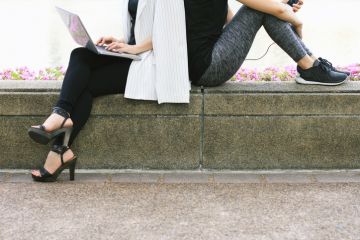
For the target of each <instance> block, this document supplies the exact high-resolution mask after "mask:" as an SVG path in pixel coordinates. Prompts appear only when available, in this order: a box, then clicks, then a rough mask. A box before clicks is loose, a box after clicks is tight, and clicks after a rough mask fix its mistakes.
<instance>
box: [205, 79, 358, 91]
mask: <svg viewBox="0 0 360 240" xmlns="http://www.w3.org/2000/svg"><path fill="white" fill-rule="evenodd" d="M341 92H343V93H360V82H355V81H349V82H347V83H346V84H342V85H339V86H335V87H334V86H330V87H327V86H316V85H300V84H297V83H295V81H289V82H254V83H252V82H242V83H235V82H231V81H228V82H226V83H225V84H223V85H221V86H218V87H211V88H205V93H206V94H214V93H225V94H229V93H341Z"/></svg>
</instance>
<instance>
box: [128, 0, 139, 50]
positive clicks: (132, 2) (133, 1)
mask: <svg viewBox="0 0 360 240" xmlns="http://www.w3.org/2000/svg"><path fill="white" fill-rule="evenodd" d="M138 3H139V0H129V5H128V8H129V13H130V17H131V30H130V31H131V32H130V33H131V35H130V39H129V42H128V44H130V45H135V44H136V41H135V33H134V30H135V22H136V13H137V7H138Z"/></svg>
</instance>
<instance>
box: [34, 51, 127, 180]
mask: <svg viewBox="0 0 360 240" xmlns="http://www.w3.org/2000/svg"><path fill="white" fill-rule="evenodd" d="M108 58H111V59H112V63H110V64H108V65H104V66H102V67H98V68H96V69H94V70H92V71H91V73H90V75H89V80H88V81H87V82H88V83H87V85H85V86H84V90H83V91H82V93H81V94H80V95H79V96H78V98H77V101H76V102H75V104H74V105H72V106H71V107H72V112H71V120H72V121H73V131H72V133H71V137H70V141H69V146H71V145H72V143H73V141H74V140H75V138H76V136H77V135H78V134H79V132H80V130H81V129H82V127H83V126H84V125H85V124H86V122H87V120H88V118H89V116H90V112H91V108H92V102H93V99H94V98H95V97H97V96H101V95H106V94H116V93H124V92H125V86H126V80H127V75H128V72H129V69H130V65H131V62H132V60H130V59H125V58H114V57H108ZM74 80H76V79H74ZM69 85H70V84H69ZM70 97H72V96H70ZM62 143H63V136H61V137H58V138H57V139H56V140H55V141H54V143H53V145H62ZM73 155H74V154H73V152H72V151H71V150H68V151H67V152H66V153H65V155H64V161H65V162H66V161H68V160H70V159H72V157H73ZM60 165H61V162H60V158H59V155H58V154H56V153H54V152H49V154H48V157H47V159H46V162H45V166H44V167H45V169H47V170H48V171H49V172H50V173H52V172H54V171H55V170H56V169H57V168H58V167H60ZM32 173H33V174H34V175H37V176H40V173H39V171H38V170H35V171H33V172H32Z"/></svg>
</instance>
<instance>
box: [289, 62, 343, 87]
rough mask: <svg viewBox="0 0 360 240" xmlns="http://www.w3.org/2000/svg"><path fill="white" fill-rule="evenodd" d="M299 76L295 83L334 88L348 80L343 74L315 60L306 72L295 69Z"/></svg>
mask: <svg viewBox="0 0 360 240" xmlns="http://www.w3.org/2000/svg"><path fill="white" fill-rule="evenodd" d="M297 71H298V72H299V74H300V76H298V77H296V79H295V81H296V82H297V83H299V84H307V85H325V86H335V85H340V84H342V83H344V82H345V81H346V80H347V79H348V75H346V74H345V73H340V72H336V71H333V70H331V69H330V67H329V66H328V65H327V64H324V63H323V62H320V61H319V60H316V61H315V62H314V65H313V66H312V67H311V68H309V69H306V70H303V69H301V68H300V67H299V66H298V67H297Z"/></svg>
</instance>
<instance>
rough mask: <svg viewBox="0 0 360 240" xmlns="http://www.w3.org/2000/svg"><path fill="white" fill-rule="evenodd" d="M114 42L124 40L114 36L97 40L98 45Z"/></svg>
mask: <svg viewBox="0 0 360 240" xmlns="http://www.w3.org/2000/svg"><path fill="white" fill-rule="evenodd" d="M114 42H119V43H120V42H124V41H123V40H121V39H120V40H119V39H116V38H114V37H111V36H108V37H101V38H100V39H99V40H97V42H96V45H98V46H104V45H105V44H106V45H109V44H111V43H114Z"/></svg>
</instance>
